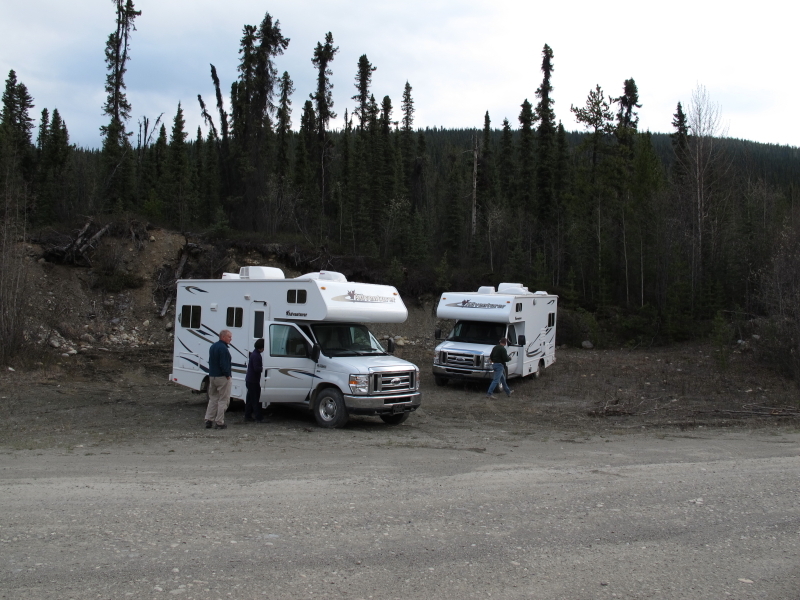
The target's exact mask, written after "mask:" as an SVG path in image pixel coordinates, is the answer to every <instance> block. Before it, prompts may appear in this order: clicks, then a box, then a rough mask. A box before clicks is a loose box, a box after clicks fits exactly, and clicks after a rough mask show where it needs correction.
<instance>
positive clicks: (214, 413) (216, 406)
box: [206, 377, 231, 425]
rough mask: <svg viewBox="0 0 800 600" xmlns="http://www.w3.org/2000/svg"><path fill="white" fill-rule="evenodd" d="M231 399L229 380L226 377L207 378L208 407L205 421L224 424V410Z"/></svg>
mask: <svg viewBox="0 0 800 600" xmlns="http://www.w3.org/2000/svg"><path fill="white" fill-rule="evenodd" d="M230 401H231V380H230V379H228V378H227V377H209V378H208V408H207V409H206V421H213V422H214V423H216V424H217V425H224V424H225V411H226V410H228V404H230Z"/></svg>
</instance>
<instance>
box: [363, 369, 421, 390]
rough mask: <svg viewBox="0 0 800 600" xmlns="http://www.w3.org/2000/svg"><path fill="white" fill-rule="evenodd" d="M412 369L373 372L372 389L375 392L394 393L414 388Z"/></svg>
mask: <svg viewBox="0 0 800 600" xmlns="http://www.w3.org/2000/svg"><path fill="white" fill-rule="evenodd" d="M415 386H416V382H415V381H414V371H400V372H395V373H375V374H374V375H373V385H372V389H373V390H374V391H375V393H377V394H394V393H396V392H406V391H409V390H413V389H415Z"/></svg>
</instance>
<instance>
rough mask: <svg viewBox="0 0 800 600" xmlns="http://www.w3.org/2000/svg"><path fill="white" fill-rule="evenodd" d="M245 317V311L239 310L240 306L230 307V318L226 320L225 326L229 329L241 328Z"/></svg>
mask: <svg viewBox="0 0 800 600" xmlns="http://www.w3.org/2000/svg"><path fill="white" fill-rule="evenodd" d="M243 315H244V309H242V308H239V307H238V306H229V307H228V316H227V318H226V319H225V325H227V326H228V327H241V326H242V316H243Z"/></svg>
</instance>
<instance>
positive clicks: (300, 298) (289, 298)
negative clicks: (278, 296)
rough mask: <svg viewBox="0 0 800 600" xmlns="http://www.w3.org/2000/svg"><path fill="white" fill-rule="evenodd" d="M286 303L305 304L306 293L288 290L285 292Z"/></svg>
mask: <svg viewBox="0 0 800 600" xmlns="http://www.w3.org/2000/svg"><path fill="white" fill-rule="evenodd" d="M286 302H288V303H289V304H305V303H306V291H305V290H288V291H287V292H286Z"/></svg>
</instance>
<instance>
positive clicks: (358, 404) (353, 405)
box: [344, 392, 422, 415]
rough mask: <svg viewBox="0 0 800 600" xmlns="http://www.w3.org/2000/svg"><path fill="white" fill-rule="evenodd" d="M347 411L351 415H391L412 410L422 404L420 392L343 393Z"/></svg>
mask: <svg viewBox="0 0 800 600" xmlns="http://www.w3.org/2000/svg"><path fill="white" fill-rule="evenodd" d="M344 403H345V406H347V412H349V413H350V414H351V415H391V414H397V413H403V412H413V411H415V410H417V409H418V408H419V405H420V404H422V392H408V393H405V394H392V395H391V396H353V395H350V394H345V395H344Z"/></svg>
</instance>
